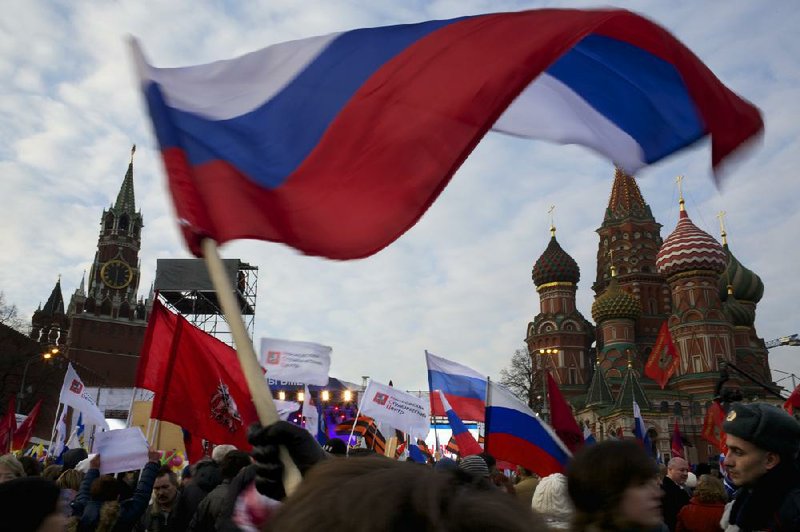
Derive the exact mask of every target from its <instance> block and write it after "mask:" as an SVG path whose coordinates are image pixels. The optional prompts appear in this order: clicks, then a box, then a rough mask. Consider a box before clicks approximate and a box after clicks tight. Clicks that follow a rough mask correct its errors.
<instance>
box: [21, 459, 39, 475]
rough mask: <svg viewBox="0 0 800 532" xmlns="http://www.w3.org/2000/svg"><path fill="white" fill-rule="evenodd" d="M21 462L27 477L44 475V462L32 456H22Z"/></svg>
mask: <svg viewBox="0 0 800 532" xmlns="http://www.w3.org/2000/svg"><path fill="white" fill-rule="evenodd" d="M18 460H19V463H20V464H22V469H23V470H24V471H25V476H26V477H40V476H42V464H41V462H39V460H37V459H36V458H34V457H32V456H20V457H19V458H18Z"/></svg>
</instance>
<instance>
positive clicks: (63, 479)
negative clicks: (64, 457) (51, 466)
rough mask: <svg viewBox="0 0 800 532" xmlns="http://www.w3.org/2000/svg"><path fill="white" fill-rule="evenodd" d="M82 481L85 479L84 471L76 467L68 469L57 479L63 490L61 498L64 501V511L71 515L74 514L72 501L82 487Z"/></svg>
mask: <svg viewBox="0 0 800 532" xmlns="http://www.w3.org/2000/svg"><path fill="white" fill-rule="evenodd" d="M81 481H83V473H81V472H80V471H78V470H76V469H67V470H66V471H64V472H63V473H61V475H59V477H58V479H57V480H56V486H58V488H59V489H60V490H61V500H62V501H63V503H64V512H65V514H66V515H67V517H69V516H70V515H72V507H71V506H70V505H71V504H72V501H74V500H75V497H77V496H78V490H79V489H80V488H81Z"/></svg>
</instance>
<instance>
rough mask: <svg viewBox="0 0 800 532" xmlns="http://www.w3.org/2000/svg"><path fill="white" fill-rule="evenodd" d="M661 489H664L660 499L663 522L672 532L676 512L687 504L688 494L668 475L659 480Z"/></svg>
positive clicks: (675, 521) (675, 520)
mask: <svg viewBox="0 0 800 532" xmlns="http://www.w3.org/2000/svg"><path fill="white" fill-rule="evenodd" d="M661 489H662V490H664V497H663V498H662V499H661V511H662V512H664V522H665V523H666V524H667V527H668V528H669V529H670V530H671V531H673V532H674V530H675V525H676V523H677V521H678V512H680V511H681V508H683V507H684V506H686V505H687V504H689V494H688V493H686V490H684V489H683V488H681V487H680V486H678V485H677V484H675V482H674V481H673V480H672V479H671V478H669V477H664V480H662V481H661Z"/></svg>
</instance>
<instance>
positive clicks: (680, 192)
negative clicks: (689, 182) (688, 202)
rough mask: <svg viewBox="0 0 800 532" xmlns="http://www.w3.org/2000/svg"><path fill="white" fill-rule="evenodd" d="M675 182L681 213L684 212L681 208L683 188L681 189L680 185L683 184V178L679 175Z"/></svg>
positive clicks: (682, 207)
mask: <svg viewBox="0 0 800 532" xmlns="http://www.w3.org/2000/svg"><path fill="white" fill-rule="evenodd" d="M675 182H676V183H677V184H678V203H679V204H680V206H681V210H682V211H683V210H686V209H685V208H684V206H683V187H681V184H682V183H683V176H682V175H679V176H678V177H676V178H675Z"/></svg>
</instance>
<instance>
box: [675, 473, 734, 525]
mask: <svg viewBox="0 0 800 532" xmlns="http://www.w3.org/2000/svg"><path fill="white" fill-rule="evenodd" d="M726 502H728V493H727V492H726V491H725V486H723V485H722V481H721V480H719V479H718V478H714V477H712V476H711V475H703V476H701V477H700V480H698V481H697V486H696V487H695V490H694V493H693V494H692V500H691V501H689V504H687V505H686V506H684V507H683V508H681V511H680V512H678V521H677V524H676V526H675V530H676V531H678V532H715V531H719V530H722V528H720V526H719V521H720V519H721V518H722V511H723V510H724V509H725V503H726Z"/></svg>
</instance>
